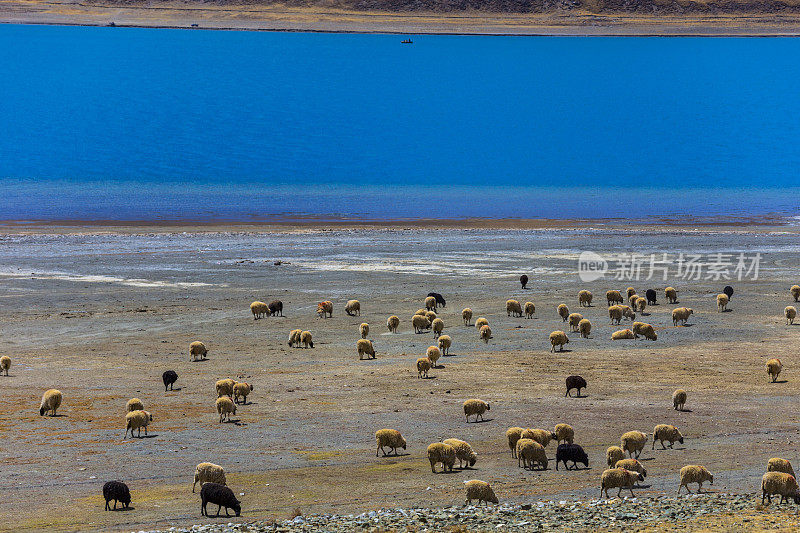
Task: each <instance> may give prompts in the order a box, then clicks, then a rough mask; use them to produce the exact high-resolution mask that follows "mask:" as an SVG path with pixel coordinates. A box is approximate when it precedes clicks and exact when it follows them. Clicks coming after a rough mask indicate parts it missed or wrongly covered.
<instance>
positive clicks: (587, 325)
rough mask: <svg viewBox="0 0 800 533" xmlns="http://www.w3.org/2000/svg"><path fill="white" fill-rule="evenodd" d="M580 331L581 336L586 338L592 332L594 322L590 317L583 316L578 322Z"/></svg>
mask: <svg viewBox="0 0 800 533" xmlns="http://www.w3.org/2000/svg"><path fill="white" fill-rule="evenodd" d="M578 332H580V334H581V337H583V338H584V339H588V338H589V334H590V333H591V332H592V323H591V322H589V319H588V318H582V319H581V321H580V322H578Z"/></svg>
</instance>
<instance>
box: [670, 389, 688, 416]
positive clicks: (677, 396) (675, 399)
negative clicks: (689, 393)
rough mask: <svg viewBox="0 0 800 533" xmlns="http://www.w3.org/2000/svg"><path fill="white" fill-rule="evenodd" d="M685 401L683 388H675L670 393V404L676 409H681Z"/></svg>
mask: <svg viewBox="0 0 800 533" xmlns="http://www.w3.org/2000/svg"><path fill="white" fill-rule="evenodd" d="M685 403H686V391H685V390H683V389H676V390H675V392H673V393H672V405H673V407H675V410H676V411H683V406H684V404H685Z"/></svg>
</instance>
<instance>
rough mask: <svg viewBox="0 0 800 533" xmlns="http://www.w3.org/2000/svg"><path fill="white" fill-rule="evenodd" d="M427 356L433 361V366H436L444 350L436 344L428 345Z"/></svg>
mask: <svg viewBox="0 0 800 533" xmlns="http://www.w3.org/2000/svg"><path fill="white" fill-rule="evenodd" d="M425 356H426V357H427V358H428V360H429V361H430V362H431V367H432V368H436V361H438V360H439V358H440V357H441V356H442V352H441V350H439V348H437V347H436V346H428V349H427V351H426V352H425Z"/></svg>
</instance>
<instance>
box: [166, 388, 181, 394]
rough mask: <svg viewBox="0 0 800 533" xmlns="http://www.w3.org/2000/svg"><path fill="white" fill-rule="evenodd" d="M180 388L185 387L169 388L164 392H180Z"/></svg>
mask: <svg viewBox="0 0 800 533" xmlns="http://www.w3.org/2000/svg"><path fill="white" fill-rule="evenodd" d="M179 390H183V387H178V388H177V389H169V390H166V391H164V392H165V393H167V392H178V391H179Z"/></svg>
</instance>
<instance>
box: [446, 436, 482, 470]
mask: <svg viewBox="0 0 800 533" xmlns="http://www.w3.org/2000/svg"><path fill="white" fill-rule="evenodd" d="M442 442H443V443H444V444H447V445H448V446H452V447H453V449H454V450H455V451H456V459H458V467H459V468H464V465H469V466H475V462H476V461H477V460H478V454H477V453H475V450H473V449H472V446H470V445H469V443H468V442H465V441H463V440H459V439H444V440H443V441H442Z"/></svg>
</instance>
